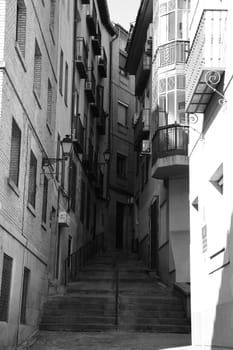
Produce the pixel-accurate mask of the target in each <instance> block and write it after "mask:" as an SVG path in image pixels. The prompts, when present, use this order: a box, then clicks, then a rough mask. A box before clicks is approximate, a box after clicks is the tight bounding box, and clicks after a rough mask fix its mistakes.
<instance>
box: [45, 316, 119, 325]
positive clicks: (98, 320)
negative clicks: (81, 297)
mask: <svg viewBox="0 0 233 350" xmlns="http://www.w3.org/2000/svg"><path fill="white" fill-rule="evenodd" d="M114 322H115V317H110V316H107V315H103V316H102V317H101V316H99V315H98V316H95V315H94V314H93V315H92V316H91V315H90V316H74V315H72V316H69V317H68V316H66V315H61V316H57V317H54V316H52V315H51V316H47V317H44V318H42V324H43V323H44V324H57V325H60V324H66V325H70V324H71V325H73V324H76V323H77V324H80V323H82V324H93V323H94V324H114Z"/></svg>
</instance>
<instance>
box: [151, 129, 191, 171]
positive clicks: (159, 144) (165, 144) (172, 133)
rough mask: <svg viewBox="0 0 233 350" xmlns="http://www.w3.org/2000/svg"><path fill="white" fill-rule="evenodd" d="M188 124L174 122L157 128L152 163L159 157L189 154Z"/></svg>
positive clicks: (153, 141)
mask: <svg viewBox="0 0 233 350" xmlns="http://www.w3.org/2000/svg"><path fill="white" fill-rule="evenodd" d="M188 131H189V128H188V126H182V125H178V124H172V125H167V126H163V127H160V128H159V129H157V130H156V132H155V135H154V137H153V140H152V165H153V164H155V162H156V161H157V159H158V158H164V157H169V156H173V155H185V156H186V155H187V154H188Z"/></svg>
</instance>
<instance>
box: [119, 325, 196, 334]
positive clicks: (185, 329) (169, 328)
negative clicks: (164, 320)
mask: <svg viewBox="0 0 233 350" xmlns="http://www.w3.org/2000/svg"><path fill="white" fill-rule="evenodd" d="M118 329H119V330H121V331H137V332H159V333H190V331H191V328H190V326H188V325H179V326H176V325H171V324H170V325H169V324H167V325H151V324H144V325H137V324H121V325H120V326H119V327H118Z"/></svg>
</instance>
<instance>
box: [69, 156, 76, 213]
mask: <svg viewBox="0 0 233 350" xmlns="http://www.w3.org/2000/svg"><path fill="white" fill-rule="evenodd" d="M76 183H77V167H76V164H75V163H74V161H71V175H70V206H71V209H72V210H73V211H75V206H76Z"/></svg>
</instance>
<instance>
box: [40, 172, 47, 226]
mask: <svg viewBox="0 0 233 350" xmlns="http://www.w3.org/2000/svg"><path fill="white" fill-rule="evenodd" d="M48 183H49V182H48V178H47V176H46V175H45V176H44V186H43V201H42V222H44V223H46V221H47V202H48Z"/></svg>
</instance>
